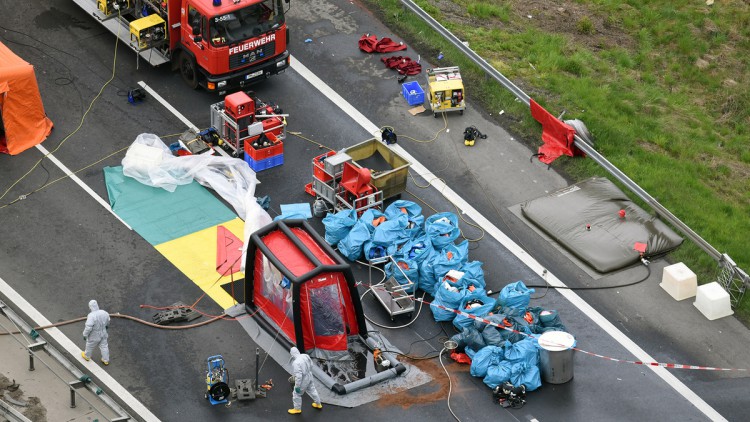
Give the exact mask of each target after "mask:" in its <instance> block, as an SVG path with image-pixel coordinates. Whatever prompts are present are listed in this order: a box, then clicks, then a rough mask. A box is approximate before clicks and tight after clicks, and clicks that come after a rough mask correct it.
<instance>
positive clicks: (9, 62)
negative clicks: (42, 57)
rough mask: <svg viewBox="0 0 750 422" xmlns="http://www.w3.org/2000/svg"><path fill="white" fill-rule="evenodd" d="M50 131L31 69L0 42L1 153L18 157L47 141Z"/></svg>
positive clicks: (50, 127) (50, 125)
mask: <svg viewBox="0 0 750 422" xmlns="http://www.w3.org/2000/svg"><path fill="white" fill-rule="evenodd" d="M51 131H52V121H51V120H50V119H49V118H47V115H46V114H45V113H44V105H42V96H41V95H40V94H39V87H38V86H37V83H36V75H35V74H34V66H32V65H30V64H29V63H27V62H26V61H24V60H23V59H22V58H20V57H18V56H16V55H15V54H14V53H13V52H12V51H10V49H9V48H8V47H6V46H5V45H4V44H3V43H0V152H2V153H5V154H11V155H16V154H19V153H21V152H23V151H25V150H27V149H29V148H31V147H33V146H34V145H37V144H39V143H41V142H42V141H44V140H45V139H47V136H49V134H50V132H51Z"/></svg>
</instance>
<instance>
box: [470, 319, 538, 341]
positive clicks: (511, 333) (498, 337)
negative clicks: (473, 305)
mask: <svg viewBox="0 0 750 422" xmlns="http://www.w3.org/2000/svg"><path fill="white" fill-rule="evenodd" d="M485 318H486V319H487V320H489V321H492V322H493V323H495V324H497V325H499V327H497V326H495V325H489V324H485V327H484V329H483V330H482V338H483V339H484V341H485V343H487V344H494V345H495V346H498V345H501V344H505V342H510V343H516V342H518V341H521V340H523V339H525V338H526V336H525V335H523V334H521V331H520V330H519V327H518V323H516V321H515V320H514V319H512V318H511V319H508V320H507V321H508V322H510V324H511V325H510V326H507V325H506V324H505V321H506V315H505V314H494V315H490V316H488V317H485ZM477 324H479V321H477V322H475V326H476V325H477ZM502 327H506V328H508V329H507V330H506V329H505V328H502Z"/></svg>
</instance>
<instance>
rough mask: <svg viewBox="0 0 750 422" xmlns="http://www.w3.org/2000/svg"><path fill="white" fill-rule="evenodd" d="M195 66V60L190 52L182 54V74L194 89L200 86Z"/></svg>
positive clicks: (183, 78) (184, 79)
mask: <svg viewBox="0 0 750 422" xmlns="http://www.w3.org/2000/svg"><path fill="white" fill-rule="evenodd" d="M195 66H196V65H195V60H193V58H192V57H190V55H189V54H187V53H182V54H180V74H181V75H182V80H183V81H185V83H186V84H188V86H189V87H190V88H192V89H196V88H198V72H197V71H196V69H195Z"/></svg>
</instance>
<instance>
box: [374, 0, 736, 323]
mask: <svg viewBox="0 0 750 422" xmlns="http://www.w3.org/2000/svg"><path fill="white" fill-rule="evenodd" d="M365 2H366V3H367V4H368V7H370V8H371V10H373V11H374V12H376V13H378V14H379V15H380V16H381V17H382V19H383V20H384V21H385V22H386V23H387V24H388V25H389V26H390V27H391V28H392V29H393V30H394V31H396V32H397V33H398V35H399V36H402V37H404V38H405V39H407V41H409V42H410V44H412V45H413V46H415V47H417V48H419V49H420V51H422V52H427V53H431V54H433V56H436V55H437V53H438V52H439V51H442V52H443V53H444V55H445V59H444V60H443V62H445V63H446V64H451V65H458V66H460V67H461V73H462V76H464V79H466V80H467V81H466V82H465V85H466V87H467V96H469V97H470V98H471V100H472V101H478V102H479V103H481V105H482V106H483V107H484V108H485V109H486V110H488V111H489V112H490V113H492V115H493V116H496V117H497V116H498V114H497V113H498V112H499V111H500V110H504V111H505V114H503V115H502V116H499V117H497V118H498V120H499V121H500V123H501V124H502V125H503V126H505V127H506V128H509V129H510V130H511V131H513V132H515V133H516V134H518V135H519V136H520V137H521V138H522V139H524V140H525V142H528V143H529V144H530V145H534V146H537V145H539V143H540V142H541V141H540V137H539V136H540V132H541V131H540V126H539V125H538V124H537V123H536V122H535V121H534V120H533V119H532V118H531V116H530V114H529V111H528V108H527V107H526V106H525V105H523V104H521V103H519V102H517V101H515V100H514V97H513V96H512V95H511V94H509V93H508V92H507V91H505V89H504V88H502V87H501V86H500V85H499V84H497V83H496V82H495V81H494V80H492V79H489V78H486V77H485V75H484V73H483V72H482V71H481V70H480V69H479V68H477V67H476V66H474V65H473V64H472V63H471V61H469V60H468V59H466V58H465V57H464V56H463V55H462V54H461V53H460V52H458V51H457V50H456V49H454V48H453V47H452V46H451V45H450V44H449V43H448V42H447V41H445V40H444V39H442V38H441V37H440V36H439V35H438V34H437V33H436V32H434V31H433V30H432V29H431V28H430V27H429V26H427V25H426V24H425V23H423V22H422V21H421V20H420V19H419V18H418V17H417V16H415V15H413V14H411V13H410V12H409V11H408V10H407V9H405V8H404V7H402V6H401V3H400V1H398V0H378V1H375V0H365ZM416 3H417V4H419V5H420V6H421V7H422V8H423V9H424V10H426V11H427V12H428V13H430V14H431V15H432V16H433V17H434V18H436V19H437V20H438V21H440V22H441V24H443V25H444V26H445V27H446V28H448V29H449V30H451V31H452V32H453V33H454V34H456V35H457V36H458V37H459V38H460V39H462V40H465V41H467V42H468V43H469V46H470V47H471V48H472V49H473V50H474V51H476V52H477V53H478V54H480V55H481V56H482V57H484V58H485V59H486V60H487V61H488V62H490V63H491V64H492V65H493V66H494V67H495V68H496V69H498V70H499V71H500V72H502V73H503V74H504V75H505V76H507V77H508V78H509V79H511V80H512V81H514V83H516V84H517V85H519V87H521V88H522V89H523V90H524V91H526V92H527V93H528V94H529V95H530V96H531V97H532V98H534V99H535V100H536V101H538V102H539V103H541V104H543V105H544V106H545V107H547V108H548V109H549V110H550V111H551V112H552V113H553V114H558V113H559V112H560V111H562V110H566V111H567V113H566V114H565V118H566V119H569V118H579V119H581V120H583V121H584V122H585V123H586V125H587V126H588V128H589V129H590V131H591V132H592V133H593V135H594V137H595V142H596V144H595V147H596V149H597V151H599V152H600V153H601V154H602V155H604V156H605V157H606V158H607V159H608V160H609V161H610V162H612V163H613V164H614V165H615V166H617V167H618V168H619V169H620V170H622V171H623V172H624V173H625V174H627V175H628V176H629V177H630V178H631V179H633V180H634V181H635V182H636V183H638V184H639V185H640V186H641V187H642V188H643V189H645V190H646V191H647V192H649V193H650V194H651V195H652V196H653V197H654V198H656V199H657V200H658V201H659V202H660V203H661V204H662V205H664V206H665V207H667V208H668V209H669V210H670V211H671V212H672V213H673V214H674V215H675V216H677V217H678V218H679V219H681V220H682V221H683V222H685V223H686V224H687V225H688V226H689V227H691V228H692V229H693V230H694V231H695V232H696V233H698V234H699V235H700V236H701V237H703V238H704V239H705V240H707V241H708V242H709V243H710V244H712V245H713V246H714V247H715V248H716V249H718V250H719V251H720V252H726V253H728V254H729V255H730V256H731V257H732V258H733V259H734V260H735V262H737V264H738V265H739V266H740V267H741V268H743V269H745V270H746V271H750V248H748V246H747V243H748V241H747V239H748V236H749V235H750V223H749V222H750V139H748V138H749V135H750V89H749V88H748V84H749V83H750V54H748V51H750V4H748V3H747V2H721V3H720V2H716V4H714V5H712V6H708V5H706V4H705V2H704V1H686V0H675V1H670V2H664V1H643V0H641V1H636V0H630V1H625V2H623V1H613V0H578V1H563V2H559V1H557V2H553V1H544V0H537V1H524V0H510V1H500V0H484V1H480V0H462V1H458V0H454V1H449V0H440V1H427V0H417V1H416ZM378 35H379V36H385V35H390V34H382V35H381V34H378ZM431 62H435V60H434V59H433V60H431ZM554 165H555V166H556V167H558V168H561V169H562V170H563V172H564V173H566V174H567V175H568V176H569V177H571V178H573V179H577V180H580V179H583V178H585V177H589V176H593V175H599V176H607V175H608V174H607V173H606V171H605V170H604V169H602V168H600V167H599V166H598V165H597V164H596V163H595V162H593V161H592V160H585V159H578V158H576V159H572V158H562V159H559V160H558V161H557V162H555V164H554ZM623 190H625V191H626V192H627V190H626V189H623ZM631 198H633V199H634V200H636V202H639V203H640V201H639V200H637V198H636V197H635V195H631ZM641 205H642V206H643V204H642V203H641ZM644 208H646V209H648V208H647V207H645V206H644ZM672 259H673V260H674V261H683V262H685V263H686V264H687V265H688V266H689V267H690V268H691V269H693V271H695V272H696V274H698V277H699V282H701V283H704V282H709V281H713V280H715V279H716V276H717V274H718V268H717V265H716V262H715V261H714V260H713V259H712V258H711V257H709V256H708V255H707V254H706V253H704V252H703V251H702V250H700V249H699V248H698V247H697V246H695V245H693V244H692V243H690V242H685V244H684V245H683V246H681V247H680V248H679V250H677V251H676V252H675V253H673V254H672ZM737 314H738V316H740V318H741V319H742V320H743V321H745V322H747V321H748V319H750V300H748V299H745V300H744V301H743V303H742V304H741V305H740V306H739V308H738V309H737Z"/></svg>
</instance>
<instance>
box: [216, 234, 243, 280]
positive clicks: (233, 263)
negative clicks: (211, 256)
mask: <svg viewBox="0 0 750 422" xmlns="http://www.w3.org/2000/svg"><path fill="white" fill-rule="evenodd" d="M240 265H242V240H240V239H239V238H238V237H237V236H235V235H234V233H232V232H231V231H229V230H227V228H226V227H224V226H219V227H217V228H216V271H217V272H218V273H219V274H221V275H230V274H234V273H236V272H239V271H240Z"/></svg>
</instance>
